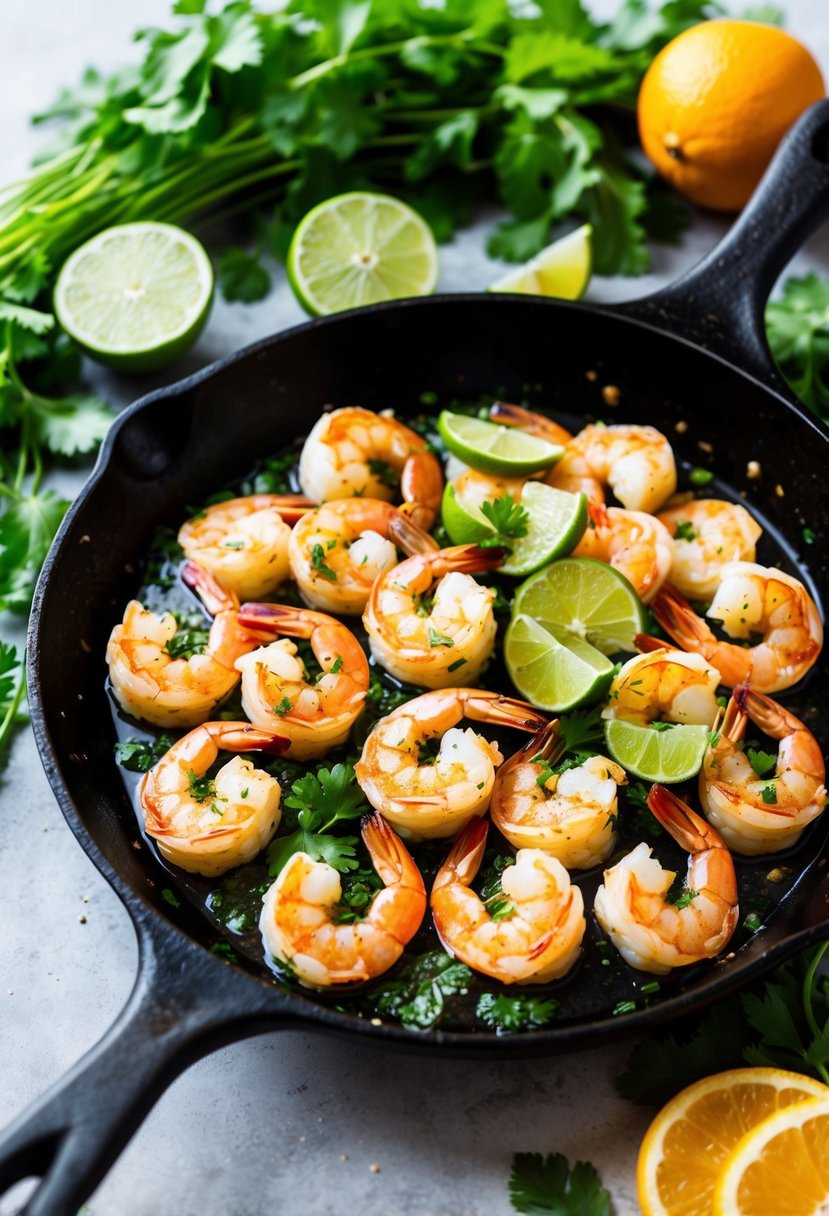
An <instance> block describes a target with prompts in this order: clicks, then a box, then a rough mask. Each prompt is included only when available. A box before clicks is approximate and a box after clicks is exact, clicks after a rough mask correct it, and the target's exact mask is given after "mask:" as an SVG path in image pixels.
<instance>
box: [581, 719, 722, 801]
mask: <svg viewBox="0 0 829 1216" xmlns="http://www.w3.org/2000/svg"><path fill="white" fill-rule="evenodd" d="M659 725H661V724H659ZM665 727H666V728H664V729H661V730H660V729H658V726H638V725H637V724H636V723H635V722H625V720H624V719H623V718H609V719H608V720H607V721H606V722H605V724H604V737H605V742H606V743H607V746H608V749H609V750H610V754H611V756H612V757H613V759H614V760H615V761H616V762H617V763H618V764H621V766H622V768H624V769H627V771H628V772H629V773H633V775H634V776H635V777H640V778H641V779H642V780H643V781H658V782H659V783H660V785H676V783H677V782H678V781H688V780H690V778H691V777H695V776H696V775H697V773H698V772H699V770H700V768H701V766H702V760H703V757H704V756H705V749H706V748H707V746H708V735H709V731H708V727H707V726H688V725H685V724H682V725H680V726H674V725H672V724H671V725H669V724H667V723H666V724H665Z"/></svg>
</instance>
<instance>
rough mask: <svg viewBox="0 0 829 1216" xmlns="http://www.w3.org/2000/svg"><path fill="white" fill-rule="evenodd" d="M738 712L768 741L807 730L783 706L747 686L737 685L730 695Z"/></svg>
mask: <svg viewBox="0 0 829 1216" xmlns="http://www.w3.org/2000/svg"><path fill="white" fill-rule="evenodd" d="M732 699H734V700H736V701H737V703H738V705H739V707H740V710H741V711H742V713H743V714H744V715H746V716H747V717H749V718H751V720H752V722H753V723H754V725H755V726H759V727H760V730H761V731H763V733H764V734H766V735H768V736H769V738H770V739H785V738H786V736H787V735H793V734H794V733H795V731H798V730H803V731H805V730H808V727H806V726H805V725H804V723H803V722H801V721H800V719H799V718H796V717H795V716H794V714H793V713H792V712H791V711H790V710H788V709H786V708H785V707H784V706H783V705H778V703H777V701H773V700H772V698H771V697H767V696H766V695H765V694H764V693H762V692H755V691H754V690H753V689H752V688H751V687H750V686H749V685H748V684H739V685H738V686H737V687H736V688H735V689H734V692H733V694H732Z"/></svg>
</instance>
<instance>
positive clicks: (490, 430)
mask: <svg viewBox="0 0 829 1216" xmlns="http://www.w3.org/2000/svg"><path fill="white" fill-rule="evenodd" d="M438 430H439V432H440V434H441V437H442V438H443V442H444V443H445V444H446V446H447V448H448V449H449V451H450V452H451V453H452V455H453V456H457V457H458V459H459V460H462V461H463V462H464V464H468V465H469V466H470V468H473V469H478V470H479V471H480V472H481V473H495V474H496V475H497V476H503V477H524V476H525V475H527V474H528V473H537V472H540V471H541V470H542V469H549V468H550V466H551V465H554V464H555V463H556V461H557V460H560V459H561V457H562V455H563V453H564V448H563V447H562V446H561V444H559V443H549V442H548V441H547V440H546V439H539V437H538V436H537V435H529V434H527V432H526V431H522V430H519V429H518V428H517V427H514V426H499V424H498V423H497V422H485V421H484V420H483V419H482V418H470V417H468V416H467V415H466V414H453V413H451V411H450V410H442V411H441V414H440V417H439V418H438Z"/></svg>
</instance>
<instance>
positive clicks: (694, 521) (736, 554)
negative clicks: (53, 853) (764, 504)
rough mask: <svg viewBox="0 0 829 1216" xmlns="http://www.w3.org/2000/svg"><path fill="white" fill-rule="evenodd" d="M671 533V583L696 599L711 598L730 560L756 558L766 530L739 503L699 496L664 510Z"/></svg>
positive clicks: (751, 560) (666, 523)
mask: <svg viewBox="0 0 829 1216" xmlns="http://www.w3.org/2000/svg"><path fill="white" fill-rule="evenodd" d="M658 518H659V519H660V521H661V522H662V523H663V524H664V525H665V527H666V528H667V529H668V531H669V533H670V535H671V538H672V539H671V548H672V553H673V561H672V563H671V585H672V586H673V587H676V589H677V591H680V592H681V593H682V594H683V595H687V596H689V597H690V598H691V599H695V600H710V599H711V598H712V597H713V596H714V594H715V593H716V590H717V587H719V585H720V580H721V578H722V572H723V569H724V568H725V566H727V565H728V564H729V563H730V562H736V561H742V562H753V561H754V549H755V545H756V544H757V541H758V540H759V539H760V537H761V536H762V534H763V529H762V528H761V527H760V525H759V524H758V523H757V521H756V520H755V519H754V518H753V517H752V516H751V515H749V513H748V511H747V510H746V509H745V507H741V506H740V505H739V504H738V503H733V502H722V501H721V500H720V499H718V498H699V499H696V500H692V501H691V502H686V503H683V504H682V505H681V506H676V507H669V508H668V509H667V510H665V511H660V512H659V516H658Z"/></svg>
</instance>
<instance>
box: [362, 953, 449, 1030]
mask: <svg viewBox="0 0 829 1216" xmlns="http://www.w3.org/2000/svg"><path fill="white" fill-rule="evenodd" d="M471 980H472V972H471V971H470V969H469V968H468V967H467V966H466V965H465V964H464V963H457V962H455V960H454V959H453V958H451V957H450V956H449V955H448V954H446V953H444V951H443V950H430V951H429V952H428V953H427V954H421V955H420V956H419V957H417V958H414V959H411V960H409V961H408V962H407V963H405V964H404V966H403V967H402V968H401V970H400V971H399V972H398V974H397V976H396V978H395V979H393V980H391V981H389V982H388V983H386V984H384V985H383V987H382V988H381V989H380V990H379V991H378V993H377V998H376V1008H377V1012H378V1013H379V1014H383V1015H385V1016H386V1017H393V1018H396V1019H397V1021H399V1022H400V1023H401V1024H402V1025H403V1026H406V1027H408V1028H409V1029H412V1030H430V1029H431V1028H432V1027H433V1026H435V1025H437V1023H438V1022H439V1021H440V1019H441V1017H442V1015H443V1012H444V1009H445V1006H446V1000H447V998H449V997H452V996H455V995H456V994H457V993H461V992H465V991H466V989H467V987H468V985H469V984H470V982H471Z"/></svg>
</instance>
